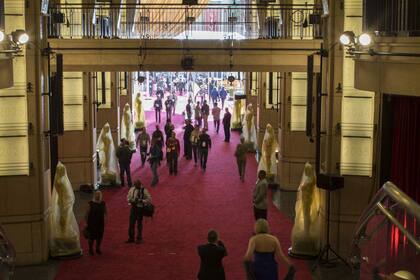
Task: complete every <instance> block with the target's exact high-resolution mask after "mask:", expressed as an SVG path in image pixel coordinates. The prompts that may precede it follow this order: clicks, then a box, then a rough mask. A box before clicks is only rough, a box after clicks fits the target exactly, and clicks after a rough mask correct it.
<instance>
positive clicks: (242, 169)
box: [236, 159, 246, 181]
mask: <svg viewBox="0 0 420 280" xmlns="http://www.w3.org/2000/svg"><path fill="white" fill-rule="evenodd" d="M236 163H237V165H238V171H239V177H241V180H242V181H243V180H244V177H245V167H246V160H239V159H237V160H236Z"/></svg>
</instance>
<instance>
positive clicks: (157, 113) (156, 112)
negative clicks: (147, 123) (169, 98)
mask: <svg viewBox="0 0 420 280" xmlns="http://www.w3.org/2000/svg"><path fill="white" fill-rule="evenodd" d="M155 117H156V122H158V118H159V123H160V110H155Z"/></svg>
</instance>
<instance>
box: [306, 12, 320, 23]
mask: <svg viewBox="0 0 420 280" xmlns="http://www.w3.org/2000/svg"><path fill="white" fill-rule="evenodd" d="M309 24H321V15H317V14H311V15H309Z"/></svg>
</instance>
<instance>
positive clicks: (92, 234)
mask: <svg viewBox="0 0 420 280" xmlns="http://www.w3.org/2000/svg"><path fill="white" fill-rule="evenodd" d="M105 216H106V206H105V202H104V201H103V200H102V192H100V191H96V192H94V193H93V198H92V200H91V201H89V207H88V209H87V212H86V216H85V218H86V224H87V228H86V231H87V239H88V243H89V254H90V255H92V256H93V255H94V252H93V243H94V242H95V241H96V253H97V254H98V255H100V254H102V252H101V243H102V238H103V236H104V229H105Z"/></svg>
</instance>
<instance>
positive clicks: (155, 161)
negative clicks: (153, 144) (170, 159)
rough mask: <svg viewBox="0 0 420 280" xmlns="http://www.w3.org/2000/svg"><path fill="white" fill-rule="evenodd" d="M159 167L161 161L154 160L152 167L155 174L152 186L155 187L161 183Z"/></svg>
mask: <svg viewBox="0 0 420 280" xmlns="http://www.w3.org/2000/svg"><path fill="white" fill-rule="evenodd" d="M158 165H159V161H157V160H154V161H153V163H152V165H151V168H152V173H153V179H152V186H155V185H156V184H157V183H158V182H159V177H158V174H157V168H158Z"/></svg>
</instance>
